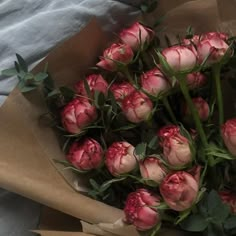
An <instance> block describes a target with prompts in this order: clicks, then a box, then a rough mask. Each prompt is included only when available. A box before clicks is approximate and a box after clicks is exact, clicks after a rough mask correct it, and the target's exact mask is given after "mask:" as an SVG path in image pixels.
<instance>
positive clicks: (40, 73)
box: [34, 72, 48, 82]
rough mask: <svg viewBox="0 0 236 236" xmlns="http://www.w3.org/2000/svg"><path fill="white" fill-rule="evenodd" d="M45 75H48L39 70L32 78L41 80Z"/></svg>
mask: <svg viewBox="0 0 236 236" xmlns="http://www.w3.org/2000/svg"><path fill="white" fill-rule="evenodd" d="M47 77H48V74H47V73H45V72H39V73H38V74H36V75H35V77H34V78H35V81H39V82H41V81H43V80H45V79H46V78H47Z"/></svg>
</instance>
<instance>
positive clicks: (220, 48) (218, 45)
mask: <svg viewBox="0 0 236 236" xmlns="http://www.w3.org/2000/svg"><path fill="white" fill-rule="evenodd" d="M221 38H222V36H220V35H217V34H214V35H212V36H207V37H205V39H202V40H201V41H200V42H199V44H198V45H197V52H198V56H199V62H200V63H202V62H203V61H204V60H205V58H207V57H208V59H207V64H213V63H217V62H219V61H220V60H221V59H222V58H223V57H224V55H225V53H226V52H227V51H228V48H229V45H228V44H227V43H226V42H225V41H224V40H222V39H221Z"/></svg>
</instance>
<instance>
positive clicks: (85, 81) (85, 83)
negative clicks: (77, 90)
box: [84, 79, 92, 99]
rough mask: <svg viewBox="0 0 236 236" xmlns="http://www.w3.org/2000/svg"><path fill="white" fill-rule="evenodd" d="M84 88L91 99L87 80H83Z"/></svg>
mask: <svg viewBox="0 0 236 236" xmlns="http://www.w3.org/2000/svg"><path fill="white" fill-rule="evenodd" d="M84 88H85V91H86V93H87V95H88V97H89V98H91V99H92V93H91V90H90V87H89V84H88V81H87V79H84Z"/></svg>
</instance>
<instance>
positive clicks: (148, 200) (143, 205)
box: [124, 189, 160, 231]
mask: <svg viewBox="0 0 236 236" xmlns="http://www.w3.org/2000/svg"><path fill="white" fill-rule="evenodd" d="M158 205H160V197H159V196H156V195H154V194H152V193H151V192H149V191H148V190H146V189H138V190H136V192H132V193H130V194H129V195H128V197H127V200H126V203H125V208H124V213H125V222H127V223H129V224H133V225H134V226H135V227H136V229H137V230H141V231H145V230H148V229H151V228H153V227H154V226H155V225H157V224H158V223H160V215H159V213H158V212H157V210H156V209H154V208H152V207H156V206H158Z"/></svg>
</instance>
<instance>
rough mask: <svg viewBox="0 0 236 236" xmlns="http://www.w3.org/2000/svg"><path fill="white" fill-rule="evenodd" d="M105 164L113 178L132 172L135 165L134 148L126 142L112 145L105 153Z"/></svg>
mask: <svg viewBox="0 0 236 236" xmlns="http://www.w3.org/2000/svg"><path fill="white" fill-rule="evenodd" d="M105 164H106V166H107V168H108V170H109V172H110V173H111V174H112V175H113V176H119V175H121V174H126V173H129V172H130V171H132V170H134V169H135V167H136V165H137V161H136V158H135V156H134V146H132V145H131V144H130V143H127V142H115V143H113V144H112V145H111V146H110V147H109V148H108V149H107V151H106V155H105Z"/></svg>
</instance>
